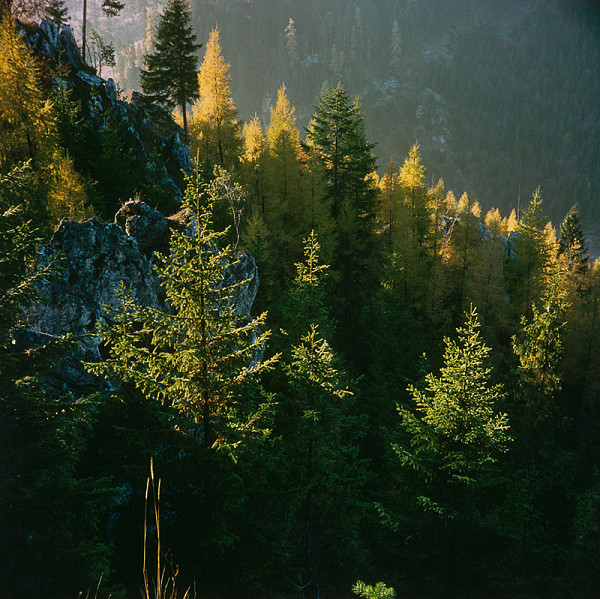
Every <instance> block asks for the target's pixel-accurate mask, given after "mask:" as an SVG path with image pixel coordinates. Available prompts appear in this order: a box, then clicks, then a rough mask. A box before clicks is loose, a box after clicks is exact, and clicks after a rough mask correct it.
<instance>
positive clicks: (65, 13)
mask: <svg viewBox="0 0 600 599" xmlns="http://www.w3.org/2000/svg"><path fill="white" fill-rule="evenodd" d="M46 15H47V16H48V18H49V19H50V20H51V21H52V22H53V23H54V24H55V25H56V26H57V27H58V28H59V29H60V28H61V27H62V26H63V25H66V24H67V23H68V22H69V21H70V20H71V17H70V15H69V9H68V7H67V5H66V3H65V0H52V1H51V2H50V4H49V5H48V8H47V9H46Z"/></svg>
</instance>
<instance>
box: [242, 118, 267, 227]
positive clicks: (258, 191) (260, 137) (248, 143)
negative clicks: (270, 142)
mask: <svg viewBox="0 0 600 599" xmlns="http://www.w3.org/2000/svg"><path fill="white" fill-rule="evenodd" d="M242 142H243V152H242V155H241V157H240V160H241V163H242V165H241V176H242V181H243V182H244V183H245V184H246V187H247V188H248V190H249V193H248V198H249V206H248V210H247V211H246V212H247V214H246V216H247V217H248V218H250V217H251V216H253V215H254V212H255V211H260V212H261V214H263V215H264V211H265V176H266V174H265V169H266V165H265V162H266V157H267V138H266V136H265V132H264V130H263V127H262V124H261V122H260V118H259V117H258V115H256V114H255V115H254V116H253V117H252V119H250V121H249V122H247V123H244V127H243V129H242Z"/></svg>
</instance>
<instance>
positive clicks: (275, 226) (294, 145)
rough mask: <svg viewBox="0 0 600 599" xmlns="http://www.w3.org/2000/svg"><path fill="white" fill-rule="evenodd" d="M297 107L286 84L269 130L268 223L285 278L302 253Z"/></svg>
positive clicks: (281, 91) (273, 113)
mask: <svg viewBox="0 0 600 599" xmlns="http://www.w3.org/2000/svg"><path fill="white" fill-rule="evenodd" d="M295 112H296V111H295V108H294V107H293V106H292V105H291V103H290V101H289V99H288V97H287V94H286V88H285V85H282V86H281V87H280V88H279V91H278V92H277V103H276V104H275V108H273V107H272V108H271V122H270V124H269V128H268V130H267V144H268V148H269V162H268V164H269V169H268V180H269V187H268V194H267V198H266V208H265V222H266V223H267V224H268V226H269V229H270V231H271V234H272V236H273V240H274V245H275V246H276V247H277V266H276V268H277V267H278V270H280V273H281V275H283V277H285V276H287V275H290V274H292V273H291V272H290V271H289V269H291V267H292V266H293V264H294V262H295V261H297V259H300V257H301V252H302V231H300V230H299V228H300V226H299V223H300V220H301V215H302V212H303V207H302V201H303V199H302V195H303V194H302V184H301V165H300V135H299V133H298V129H297V127H296V114H295Z"/></svg>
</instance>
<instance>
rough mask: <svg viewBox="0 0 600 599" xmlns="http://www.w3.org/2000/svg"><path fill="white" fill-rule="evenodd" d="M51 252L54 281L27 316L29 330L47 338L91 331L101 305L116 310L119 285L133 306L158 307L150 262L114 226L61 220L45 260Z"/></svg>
mask: <svg viewBox="0 0 600 599" xmlns="http://www.w3.org/2000/svg"><path fill="white" fill-rule="evenodd" d="M57 253H58V254H59V255H60V257H61V261H60V266H61V274H60V276H58V277H55V278H54V279H51V280H50V281H49V282H48V283H46V284H45V286H44V288H43V289H42V296H43V298H44V301H43V302H42V303H38V304H36V305H34V306H32V307H31V308H29V309H28V312H27V316H28V325H29V328H31V329H32V330H34V331H36V332H39V333H46V334H50V335H64V334H66V333H74V334H83V333H87V332H89V331H91V330H92V328H93V327H94V325H95V323H96V320H97V319H98V318H99V317H100V316H101V314H102V306H103V305H105V304H106V305H109V306H113V307H116V298H115V294H116V291H117V289H118V287H119V286H120V285H121V282H123V283H124V284H125V286H126V287H127V288H128V289H131V291H132V293H133V296H134V298H135V299H136V301H138V302H139V303H141V304H143V305H146V306H152V307H155V308H162V307H164V300H163V294H162V292H161V288H160V284H159V281H158V278H157V277H156V274H155V273H154V272H153V270H152V264H151V262H150V260H149V259H148V257H147V256H146V255H145V254H144V253H143V252H141V251H140V249H139V246H138V244H137V242H136V240H135V239H134V238H133V237H130V236H128V235H127V234H125V232H124V231H123V230H122V229H121V227H119V226H118V225H116V224H114V223H103V222H100V221H99V220H98V219H97V218H92V219H90V220H88V221H85V222H83V223H79V222H76V221H71V220H63V221H61V223H60V225H59V226H58V228H57V229H56V232H55V233H54V236H53V237H52V240H51V241H50V244H49V246H48V247H47V248H45V250H44V254H45V259H49V257H50V256H53V255H55V254H57Z"/></svg>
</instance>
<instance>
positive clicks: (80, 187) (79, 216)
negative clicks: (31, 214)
mask: <svg viewBox="0 0 600 599" xmlns="http://www.w3.org/2000/svg"><path fill="white" fill-rule="evenodd" d="M50 171H51V173H52V179H51V184H50V190H49V192H48V213H49V216H50V221H51V223H53V224H55V223H58V221H59V220H60V219H61V218H71V219H75V220H83V219H85V218H89V217H90V216H91V215H92V211H91V208H90V207H89V205H88V201H87V194H86V191H85V183H84V180H83V178H82V177H81V175H80V174H79V173H78V172H77V171H76V170H75V167H74V165H73V160H72V159H71V158H70V157H69V156H68V155H66V154H63V153H61V152H56V153H55V155H54V162H53V163H52V166H51V167H50Z"/></svg>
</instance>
